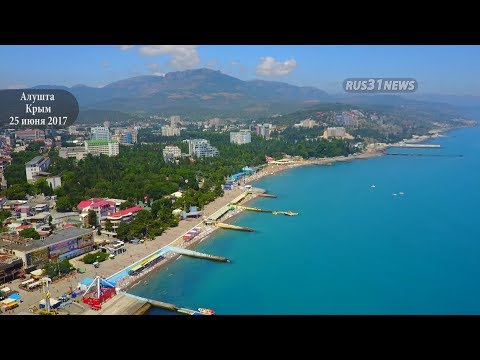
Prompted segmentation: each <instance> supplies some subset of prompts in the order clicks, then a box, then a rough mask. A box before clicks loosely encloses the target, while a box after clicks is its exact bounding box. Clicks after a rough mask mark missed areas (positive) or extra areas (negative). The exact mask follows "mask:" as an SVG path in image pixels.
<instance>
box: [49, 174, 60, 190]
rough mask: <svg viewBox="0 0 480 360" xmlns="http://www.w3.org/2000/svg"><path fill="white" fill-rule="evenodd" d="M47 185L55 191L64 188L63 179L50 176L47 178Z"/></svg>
mask: <svg viewBox="0 0 480 360" xmlns="http://www.w3.org/2000/svg"><path fill="white" fill-rule="evenodd" d="M47 183H48V185H50V187H51V188H52V189H53V190H55V189H56V188H58V187H60V186H62V179H61V178H60V176H49V177H47Z"/></svg>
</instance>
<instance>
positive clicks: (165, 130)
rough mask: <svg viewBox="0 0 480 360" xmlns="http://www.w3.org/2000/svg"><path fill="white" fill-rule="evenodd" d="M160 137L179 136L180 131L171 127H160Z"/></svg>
mask: <svg viewBox="0 0 480 360" xmlns="http://www.w3.org/2000/svg"><path fill="white" fill-rule="evenodd" d="M162 136H180V129H179V128H176V127H173V126H168V125H165V126H162Z"/></svg>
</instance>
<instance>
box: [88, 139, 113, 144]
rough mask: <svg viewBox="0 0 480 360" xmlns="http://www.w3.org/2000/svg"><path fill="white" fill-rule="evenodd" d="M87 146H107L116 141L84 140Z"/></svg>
mask: <svg viewBox="0 0 480 360" xmlns="http://www.w3.org/2000/svg"><path fill="white" fill-rule="evenodd" d="M85 142H86V143H87V144H88V145H108V143H118V141H117V140H86V141H85Z"/></svg>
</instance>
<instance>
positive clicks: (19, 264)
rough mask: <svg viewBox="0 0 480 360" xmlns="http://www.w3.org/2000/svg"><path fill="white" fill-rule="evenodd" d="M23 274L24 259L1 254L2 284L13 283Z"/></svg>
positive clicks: (0, 282) (0, 274) (0, 275)
mask: <svg viewBox="0 0 480 360" xmlns="http://www.w3.org/2000/svg"><path fill="white" fill-rule="evenodd" d="M23 273H24V272H23V261H22V259H20V258H19V257H18V256H15V255H10V254H4V253H1V252H0V284H5V283H6V282H7V281H12V280H14V279H16V278H18V277H19V276H20V275H22V274H23Z"/></svg>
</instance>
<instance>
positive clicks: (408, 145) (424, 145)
mask: <svg viewBox="0 0 480 360" xmlns="http://www.w3.org/2000/svg"><path fill="white" fill-rule="evenodd" d="M390 147H398V148H435V149H438V148H441V146H440V145H435V144H408V143H407V144H392V145H391V146H390Z"/></svg>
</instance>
